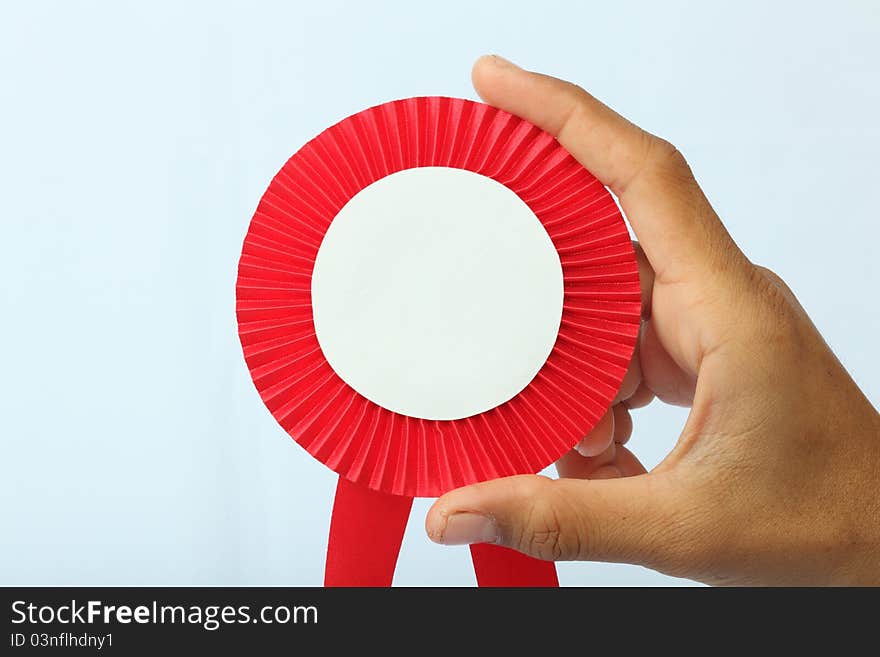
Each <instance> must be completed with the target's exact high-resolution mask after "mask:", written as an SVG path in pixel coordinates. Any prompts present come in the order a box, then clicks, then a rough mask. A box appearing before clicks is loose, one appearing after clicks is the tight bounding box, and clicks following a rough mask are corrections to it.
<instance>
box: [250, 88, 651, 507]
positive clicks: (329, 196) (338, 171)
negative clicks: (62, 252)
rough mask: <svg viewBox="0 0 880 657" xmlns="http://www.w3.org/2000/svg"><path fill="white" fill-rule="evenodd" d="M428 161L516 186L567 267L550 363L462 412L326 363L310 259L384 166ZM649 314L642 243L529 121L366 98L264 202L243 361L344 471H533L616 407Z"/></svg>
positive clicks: (372, 476)
mask: <svg viewBox="0 0 880 657" xmlns="http://www.w3.org/2000/svg"><path fill="white" fill-rule="evenodd" d="M426 166H431V167H438V166H439V167H452V168H459V169H465V170H468V171H472V172H474V173H478V174H481V175H484V176H487V177H489V178H492V179H493V180H495V181H497V182H499V183H501V184H502V185H505V186H506V187H508V188H509V189H510V190H512V191H513V192H514V193H516V194H517V195H518V196H519V197H520V198H521V199H522V200H523V201H524V202H525V203H526V205H528V207H529V208H530V209H531V210H532V211H533V212H534V213H535V215H536V216H537V218H538V219H539V220H540V222H541V224H542V225H543V226H544V228H545V229H546V231H547V233H548V235H549V236H550V239H551V240H552V242H553V244H554V246H555V247H556V250H557V251H558V253H559V258H560V261H561V264H562V272H563V281H564V299H563V310H562V320H561V323H560V327H559V334H558V336H557V339H556V343H555V345H554V347H553V350H552V351H551V353H550V355H549V357H548V358H547V360H546V362H545V363H544V365H543V367H542V368H541V369H540V371H539V372H538V374H537V375H536V376H535V377H534V379H532V381H531V382H530V383H529V384H528V385H527V386H526V387H525V388H524V389H523V390H522V391H521V392H520V393H519V394H518V395H516V396H515V397H513V398H512V399H510V400H509V401H507V402H505V403H503V404H501V405H499V406H497V407H495V408H493V409H491V410H488V411H485V412H483V413H480V414H478V415H473V416H471V417H466V418H463V419H459V420H425V419H419V418H413V417H409V416H406V415H401V414H398V413H394V412H392V411H389V410H387V409H385V408H383V407H381V406H378V405H377V404H375V403H373V402H371V401H369V400H368V399H366V398H365V397H363V396H362V395H360V394H359V393H357V392H356V391H355V390H354V389H353V388H351V387H350V386H349V385H348V384H346V383H345V382H344V381H343V380H342V379H341V378H340V377H339V376H338V375H337V374H336V372H334V370H333V369H332V368H331V366H330V365H329V363H328V362H327V360H326V359H325V357H324V355H323V353H322V351H321V348H320V346H319V344H318V340H317V337H316V335H315V327H314V322H313V319H312V305H311V276H312V270H313V267H314V263H315V257H316V255H317V253H318V249H319V247H320V245H321V241H322V239H323V236H324V234H325V233H326V231H327V229H328V227H329V226H330V223H331V222H332V221H333V219H334V217H335V216H336V215H337V213H338V212H339V211H340V209H341V208H342V207H343V206H344V205H345V204H346V203H347V202H348V201H349V200H350V199H351V198H352V197H353V196H354V195H355V194H357V193H358V192H359V191H360V190H362V189H363V188H365V187H366V186H368V185H370V184H371V183H373V182H375V181H377V180H379V179H380V178H383V177H385V176H387V175H390V174H392V173H395V172H398V171H401V170H404V169H409V168H413V167H426ZM640 311H641V301H640V289H639V278H638V267H637V264H636V259H635V253H634V251H633V247H632V242H631V241H630V238H629V234H628V232H627V229H626V225H625V224H624V221H623V218H622V216H621V214H620V211H619V209H618V207H617V204H616V203H615V201H614V199H613V198H612V196H611V194H610V193H609V192H608V191H607V190H606V189H605V187H604V186H603V185H602V184H601V183H600V182H599V181H598V180H596V178H595V177H594V176H593V175H592V174H590V172H589V171H587V170H586V169H584V168H583V167H582V166H581V165H580V164H579V163H578V162H577V161H576V160H575V159H574V158H573V157H572V156H571V155H570V154H569V153H568V152H567V151H565V149H563V148H562V146H560V145H559V143H558V142H557V141H556V140H555V139H554V138H553V137H551V136H550V135H549V134H547V133H546V132H544V131H542V130H540V129H539V128H537V127H536V126H534V125H532V124H531V123H529V122H527V121H525V120H523V119H521V118H518V117H516V116H513V115H511V114H509V113H507V112H504V111H502V110H499V109H496V108H493V107H490V106H488V105H484V104H482V103H476V102H473V101H469V100H463V99H457V98H445V97H419V98H408V99H405V100H397V101H393V102H389V103H385V104H382V105H378V106H376V107H372V108H369V109H367V110H364V111H362V112H359V113H357V114H355V115H353V116H350V117H348V118H346V119H344V120H342V121H340V122H339V123H337V124H336V125H334V126H332V127H331V128H328V129H327V130H325V131H324V132H322V133H321V134H320V135H318V136H317V137H315V138H314V139H313V140H311V141H310V142H309V143H307V144H306V145H305V146H303V147H302V148H301V149H300V150H299V151H297V152H296V153H295V154H294V155H293V156H292V157H291V158H290V159H289V160H288V161H287V163H286V164H285V165H284V166H283V167H282V168H281V170H280V171H279V172H278V174H277V175H276V176H275V177H274V178H273V180H272V182H271V183H270V185H269V187H268V189H267V190H266V192H265V194H264V195H263V197H262V199H261V200H260V203H259V205H258V207H257V210H256V212H255V213H254V216H253V219H252V221H251V224H250V227H249V229H248V232H247V235H246V237H245V240H244V246H243V248H242V254H241V260H240V261H239V267H238V281H237V284H236V314H237V319H238V328H239V337H240V339H241V344H242V348H243V350H244V357H245V360H246V362H247V366H248V368H249V369H250V373H251V376H252V377H253V381H254V384H255V386H256V388H257V391H258V392H259V394H260V397H261V398H262V400H263V402H264V403H265V404H266V406H267V408H268V409H269V411H270V412H271V413H272V415H273V416H274V417H275V419H276V420H277V421H278V422H279V424H280V425H281V426H282V427H283V428H284V430H285V431H287V433H289V434H290V435H291V436H292V437H293V438H294V439H295V440H296V441H297V442H298V443H299V444H300V445H302V446H303V447H304V448H305V449H306V450H308V451H309V453H311V454H312V455H313V456H314V457H315V458H317V459H318V460H319V461H321V462H322V463H324V464H325V465H327V466H328V467H330V468H332V469H333V470H334V471H336V472H337V473H339V475H340V476H341V477H343V478H345V479H348V480H350V481H353V482H356V483H360V484H363V485H365V486H367V487H368V488H371V489H373V490H376V491H381V492H385V493H391V494H394V495H403V496H424V497H433V496H437V495H440V494H442V493H443V492H445V491H447V490H450V489H452V488H456V487H459V486H463V485H466V484H471V483H474V482H478V481H483V480H487V479H493V478H496V477H503V476H507V475H513V474H525V473H534V472H537V471H539V470H541V469H542V468H544V467H546V466H547V465H549V464H550V463H552V462H553V461H555V460H556V459H558V458H559V457H560V456H562V455H563V454H564V453H565V452H567V451H568V450H570V449H571V448H572V446H573V445H574V444H575V443H576V442H577V441H578V440H579V439H580V438H581V437H583V436H584V435H585V434H586V433H587V432H589V431H590V429H592V428H593V427H594V426H595V425H596V423H597V422H598V420H599V419H600V418H601V416H602V415H603V414H604V413H605V411H606V410H607V409H608V408H609V406H610V405H611V401H612V399H613V398H614V396H615V394H616V393H617V391H618V389H619V387H620V384H621V382H622V381H623V377H624V375H625V373H626V370H627V367H628V365H629V361H630V358H631V357H632V353H633V348H634V346H635V341H636V337H637V335H638V330H639V320H640Z"/></svg>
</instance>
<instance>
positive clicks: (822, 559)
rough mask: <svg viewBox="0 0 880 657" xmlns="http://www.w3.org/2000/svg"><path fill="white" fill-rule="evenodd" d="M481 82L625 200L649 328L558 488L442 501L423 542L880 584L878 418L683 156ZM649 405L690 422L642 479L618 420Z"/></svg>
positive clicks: (505, 74) (493, 69)
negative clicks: (682, 413)
mask: <svg viewBox="0 0 880 657" xmlns="http://www.w3.org/2000/svg"><path fill="white" fill-rule="evenodd" d="M473 79H474V85H475V87H476V89H477V91H478V92H479V94H480V96H482V98H483V99H485V100H486V102H488V103H490V104H492V105H495V106H497V107H500V108H502V109H505V110H507V111H509V112H511V113H513V114H516V115H519V116H521V117H523V118H525V119H528V120H529V121H531V122H532V123H534V124H536V125H537V126H539V127H541V128H543V129H544V130H546V131H547V132H549V133H550V134H552V135H554V136H555V137H556V138H557V139H558V140H559V141H560V143H562V145H563V146H565V148H566V149H567V150H568V151H569V152H571V153H572V155H574V157H575V158H577V159H578V160H579V161H580V162H581V163H582V164H583V165H584V166H585V167H586V168H587V169H589V170H590V171H591V172H593V174H594V175H595V176H596V177H598V178H599V180H601V181H602V182H603V183H604V184H605V185H607V186H608V188H609V189H610V190H611V191H612V192H613V193H614V194H615V195H616V196H617V198H618V199H619V202H620V205H621V207H622V208H623V210H624V212H625V214H626V216H627V218H628V220H629V222H630V224H631V225H632V228H633V230H634V232H635V233H636V236H637V237H638V239H639V243H640V248H637V255H638V257H639V269H640V275H641V283H642V288H643V317H644V321H643V325H642V332H641V337H640V341H639V342H640V348H639V350H638V352H637V353H636V355H635V357H634V359H633V363H632V367H631V370H630V373H629V375H628V376H627V378H626V380H625V381H624V384H623V386H622V388H621V392H620V395H619V396H618V399H617V400H616V402H617V403H616V404H615V406H614V407H613V408H612V410H611V411H609V413H608V415H606V417H605V418H604V419H603V420H602V422H600V423H599V425H598V426H597V427H596V428H595V429H594V430H593V431H592V432H591V434H590V435H589V436H587V437H585V438H584V439H583V440H582V441H581V442H580V443H579V445H578V447H577V451H572V452H570V453H569V454H567V455H565V456H564V457H563V458H562V459H561V460H560V461H559V463H558V464H557V469H558V471H559V474H560V476H561V477H562V478H560V479H558V480H552V479H548V478H546V477H541V476H537V475H527V476H518V477H509V478H506V479H499V480H495V481H489V482H485V483H480V484H476V485H473V486H467V487H465V488H460V489H458V490H454V491H452V492H450V493H447V494H446V495H444V496H443V497H441V498H440V499H439V500H437V502H436V503H435V504H434V506H433V507H432V508H431V510H430V512H429V513H428V517H427V520H426V528H427V532H428V535H429V536H430V537H431V538H432V539H433V540H434V541H437V542H439V543H446V544H461V543H472V542H493V543H498V544H499V545H505V546H508V547H512V548H515V549H517V550H521V551H522V552H525V553H528V554H530V555H532V556H534V557H537V558H540V559H554V560H570V559H589V560H596V561H615V562H625V563H634V564H642V565H645V566H648V567H650V568H654V569H656V570H659V571H662V572H665V573H668V574H671V575H676V576H680V577H689V578H692V579H696V580H701V581H704V582H708V583H715V584H854V583H865V584H868V583H874V584H880V490H878V484H880V416H878V414H877V412H876V410H875V409H874V408H873V407H872V406H871V403H870V402H869V401H868V400H867V399H866V398H865V396H864V395H863V394H862V393H861V391H860V390H859V389H858V387H857V386H856V384H855V383H854V382H853V381H852V379H851V378H850V377H849V375H848V374H847V372H846V371H845V370H844V368H843V366H842V365H841V364H840V362H839V361H838V360H837V359H836V358H835V357H834V354H832V353H831V350H830V349H829V348H828V346H827V345H826V344H825V342H824V341H823V340H822V337H821V336H820V335H819V333H818V332H817V330H816V328H815V327H814V326H813V324H812V323H811V322H810V319H809V318H808V317H807V315H806V313H805V312H804V310H803V308H801V306H800V305H799V304H798V302H797V300H796V299H795V297H794V295H793V294H792V293H791V291H790V290H789V289H788V288H787V287H786V285H785V283H783V282H782V280H781V279H780V278H779V277H778V276H776V275H774V274H773V273H772V272H770V271H768V270H766V269H764V268H762V267H758V266H756V265H753V264H752V263H751V262H750V261H749V260H748V259H747V258H746V256H745V255H744V254H743V253H742V252H741V251H740V250H739V248H738V247H737V246H736V244H735V243H734V242H733V240H732V239H731V237H730V235H729V234H728V233H727V231H726V230H725V228H724V226H723V225H722V223H721V220H720V219H719V218H718V216H717V215H716V214H715V212H714V210H713V209H712V207H711V205H710V204H709V201H708V200H707V199H706V197H705V196H704V195H703V192H702V191H701V190H700V187H699V186H698V184H697V182H696V181H695V180H694V177H693V174H692V173H691V171H690V169H689V168H688V165H687V163H686V162H685V160H684V158H683V157H682V155H681V154H680V153H679V152H678V151H677V150H676V149H675V148H674V147H673V146H672V145H670V144H669V143H668V142H665V141H663V140H662V139H659V138H657V137H654V136H653V135H651V134H649V133H647V132H645V131H643V130H641V129H640V128H638V127H636V126H635V125H633V124H632V123H629V122H628V121H627V120H626V119H624V118H623V117H621V116H619V115H617V114H615V113H614V112H613V111H612V110H610V109H609V108H608V107H606V106H604V105H602V104H601V103H600V102H599V101H597V100H596V99H595V98H593V97H591V96H590V95H589V94H587V93H586V92H585V91H583V90H582V89H579V88H577V87H575V86H574V85H572V84H569V83H566V82H562V81H560V80H556V79H554V78H550V77H547V76H543V75H539V74H536V73H530V72H527V71H524V70H522V69H520V68H518V67H516V66H514V65H512V64H510V63H509V62H506V61H505V60H503V59H501V58H498V57H484V58H482V59H480V60H479V61H478V62H477V63H476V65H475V67H474V71H473ZM655 395H656V397H658V398H659V399H660V400H662V401H665V402H671V403H675V404H684V405H688V406H690V407H691V412H690V415H689V417H688V420H687V423H686V424H685V426H684V429H683V431H682V433H681V436H680V437H679V439H678V442H677V444H676V446H675V448H674V449H673V450H672V452H671V453H670V454H669V455H668V456H667V457H666V458H665V459H664V460H663V462H662V463H661V464H660V465H659V466H657V468H655V469H654V470H652V471H651V472H650V473H646V472H645V469H644V468H643V467H642V466H641V464H640V463H639V462H638V461H637V460H636V458H635V457H634V456H633V455H632V453H631V452H630V451H629V450H628V449H627V448H626V447H624V446H623V444H624V443H625V442H626V439H627V438H628V437H629V434H630V431H631V427H632V422H631V420H630V417H629V410H628V409H629V408H634V407H637V406H640V405H644V404H646V403H648V402H649V401H650V400H651V399H652V397H653V396H655ZM578 452H580V453H578Z"/></svg>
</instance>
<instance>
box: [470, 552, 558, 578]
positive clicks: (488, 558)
mask: <svg viewBox="0 0 880 657" xmlns="http://www.w3.org/2000/svg"><path fill="white" fill-rule="evenodd" d="M471 560H472V561H473V562H474V572H475V573H476V575H477V585H478V586H547V587H557V586H559V578H558V577H557V576H556V564H555V563H553V562H552V561H541V560H540V559H533V558H532V557H529V556H526V555H525V554H523V553H522V552H517V551H516V550H511V549H509V548H506V547H501V546H500V545H492V544H489V543H478V544H475V545H471Z"/></svg>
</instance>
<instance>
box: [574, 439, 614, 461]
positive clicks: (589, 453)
mask: <svg viewBox="0 0 880 657" xmlns="http://www.w3.org/2000/svg"><path fill="white" fill-rule="evenodd" d="M605 449H607V447H602V446H601V445H591V444H590V443H589V442H587V441H586V440H582V441H581V442H579V443H578V444H577V445H575V446H574V451H576V452H577V453H578V454H580V455H581V456H583V457H586V458H590V457H593V456H599V454H601V453H602V452H604V451H605Z"/></svg>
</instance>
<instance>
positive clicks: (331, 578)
mask: <svg viewBox="0 0 880 657" xmlns="http://www.w3.org/2000/svg"><path fill="white" fill-rule="evenodd" d="M412 502H413V498H411V497H403V496H400V495H390V494H388V493H380V492H378V491H374V490H371V489H369V488H367V487H366V486H362V485H360V484H355V483H352V482H350V481H348V480H347V479H343V478H342V477H340V478H339V482H338V483H337V484H336V499H335V501H334V502H333V515H332V516H331V518H330V540H329V542H328V545H327V563H326V566H325V568H324V586H391V581H392V579H393V578H394V567H395V565H397V556H398V554H399V553H400V544H401V542H402V541H403V533H404V531H405V530H406V523H407V520H408V519H409V512H410V509H411V508H412Z"/></svg>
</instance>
